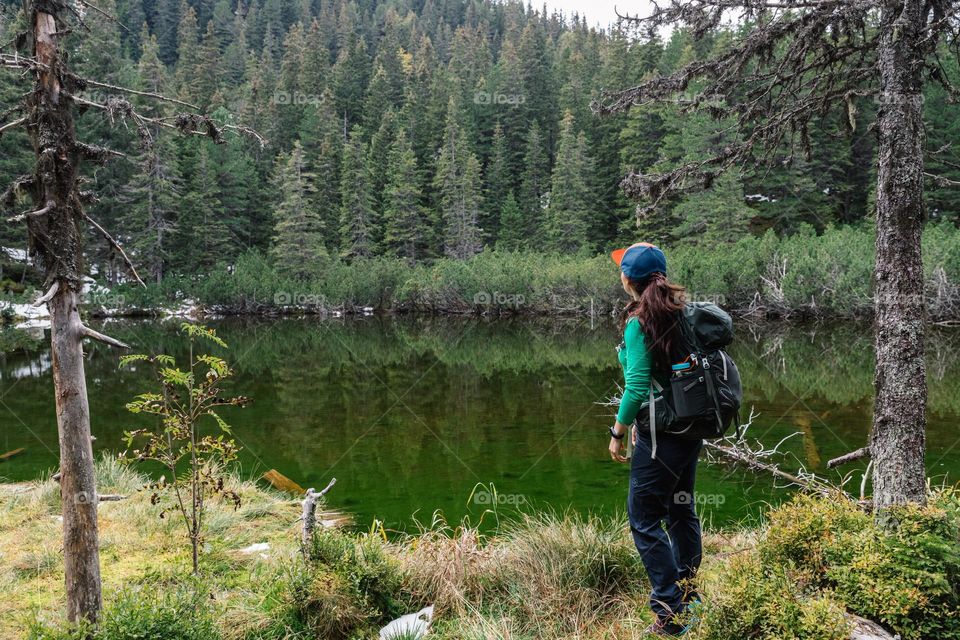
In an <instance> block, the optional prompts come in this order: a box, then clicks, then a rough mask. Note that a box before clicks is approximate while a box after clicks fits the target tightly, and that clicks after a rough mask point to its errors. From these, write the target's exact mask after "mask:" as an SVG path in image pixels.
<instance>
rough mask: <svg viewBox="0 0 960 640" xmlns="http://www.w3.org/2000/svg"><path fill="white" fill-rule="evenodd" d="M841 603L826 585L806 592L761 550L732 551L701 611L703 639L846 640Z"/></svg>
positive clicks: (700, 634)
mask: <svg viewBox="0 0 960 640" xmlns="http://www.w3.org/2000/svg"><path fill="white" fill-rule="evenodd" d="M849 636H850V634H849V630H848V628H847V624H846V621H845V620H844V610H843V606H842V605H841V604H840V603H839V602H838V601H837V600H836V599H835V598H834V596H833V594H832V593H830V592H829V591H825V592H817V593H813V594H806V593H804V592H803V591H802V590H800V589H798V587H797V585H796V584H795V583H794V582H793V581H792V580H791V579H790V576H789V575H788V572H787V571H785V570H784V568H783V567H782V566H779V565H768V564H766V563H765V562H764V561H763V560H761V558H760V555H759V554H757V553H754V552H748V553H746V554H743V555H739V556H735V557H734V558H733V559H731V560H730V561H729V563H728V564H727V565H726V566H725V567H724V569H723V573H722V576H721V579H720V582H719V584H715V585H713V588H712V589H711V591H710V596H709V597H708V598H707V600H706V603H705V605H704V609H703V612H702V622H701V624H700V627H699V635H698V636H697V637H698V638H702V639H703V640H731V639H732V638H737V639H738V640H741V639H743V640H748V639H749V640H847V638H849Z"/></svg>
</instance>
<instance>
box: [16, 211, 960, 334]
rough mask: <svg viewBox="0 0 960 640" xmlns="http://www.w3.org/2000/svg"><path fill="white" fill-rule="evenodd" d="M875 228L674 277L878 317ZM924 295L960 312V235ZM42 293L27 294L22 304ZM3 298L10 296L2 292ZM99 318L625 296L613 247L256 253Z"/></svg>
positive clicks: (149, 290)
mask: <svg viewBox="0 0 960 640" xmlns="http://www.w3.org/2000/svg"><path fill="white" fill-rule="evenodd" d="M874 242H875V235H874V232H873V230H872V228H869V227H866V226H864V227H850V226H848V227H840V228H828V229H827V230H826V231H824V232H823V233H821V234H816V233H814V231H813V230H812V228H805V229H801V230H800V231H799V232H797V233H795V234H793V235H790V236H785V237H778V236H776V235H775V234H774V233H773V232H768V233H767V234H766V235H763V236H759V237H758V236H746V237H744V238H741V239H740V240H739V241H738V242H735V243H731V244H722V245H703V246H681V247H677V248H673V249H668V250H667V254H668V259H669V262H670V276H671V279H673V280H674V281H676V282H679V283H680V284H683V285H684V286H686V287H687V291H688V293H689V295H688V297H689V298H690V299H693V300H708V301H713V302H716V303H718V304H720V305H721V306H723V307H724V308H726V309H728V310H730V311H732V312H734V313H736V314H738V315H749V316H755V317H759V318H764V317H767V318H786V317H797V318H825V319H826V318H869V317H872V315H873V312H874V300H873V295H872V291H873V286H872V280H873V266H874ZM923 251H924V262H925V287H924V290H923V291H918V292H916V295H922V296H925V299H926V303H927V310H928V317H929V319H930V320H931V321H935V322H936V321H949V320H952V319H954V318H956V317H957V315H958V314H960V231H957V230H956V229H955V228H954V227H953V226H952V225H931V226H928V228H927V229H926V231H925V232H924V237H923ZM31 295H32V292H27V293H25V294H21V295H20V296H19V298H17V300H12V299H11V302H15V301H19V302H23V301H25V300H27V299H29V297H30V296H31ZM0 300H2V298H0ZM85 301H86V305H85V306H86V310H87V312H88V313H89V314H91V315H94V316H113V317H116V316H143V315H146V316H153V315H198V316H205V315H206V316H210V315H214V316H215V315H305V314H318V315H344V314H370V313H423V314H468V315H491V316H497V315H542V314H545V313H549V314H564V315H597V316H599V315H610V314H615V313H616V312H617V311H618V310H619V309H620V308H621V305H622V304H623V302H624V296H623V292H622V290H621V289H620V286H619V282H618V280H617V272H616V267H615V266H614V265H613V264H612V262H611V261H610V259H609V258H608V257H607V256H606V254H601V255H592V256H591V255H556V254H541V253H535V252H532V251H522V252H506V251H487V252H484V253H481V254H480V255H478V256H475V257H473V258H471V259H469V260H453V259H446V258H444V259H439V260H436V261H434V262H432V263H431V264H419V265H414V266H411V265H408V264H407V263H405V262H403V261H401V260H396V259H390V258H376V259H369V260H355V261H353V262H351V263H346V262H342V261H339V260H330V261H327V262H323V263H320V264H317V265H316V268H315V275H314V276H312V277H309V278H302V277H299V278H293V277H288V276H286V275H284V273H282V272H281V271H279V270H278V269H277V268H275V267H274V265H272V264H271V262H270V261H269V260H268V259H267V258H266V257H265V256H263V255H262V254H260V253H257V252H249V253H247V254H244V255H242V256H240V258H239V259H238V260H236V261H235V262H234V263H233V264H230V265H219V266H216V267H212V268H211V270H210V271H209V272H208V273H206V274H204V275H197V276H182V277H181V276H169V277H167V278H165V279H163V280H162V281H161V282H160V283H152V284H149V285H148V286H147V287H146V288H142V287H138V286H131V285H129V284H123V285H119V286H114V287H110V288H108V287H106V286H98V287H91V289H90V291H89V292H88V293H87V294H86V296H85Z"/></svg>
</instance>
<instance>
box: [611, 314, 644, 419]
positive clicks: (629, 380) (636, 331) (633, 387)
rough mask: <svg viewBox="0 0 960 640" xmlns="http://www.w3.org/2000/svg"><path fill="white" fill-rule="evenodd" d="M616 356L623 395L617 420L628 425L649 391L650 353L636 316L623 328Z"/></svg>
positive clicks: (634, 417) (635, 415)
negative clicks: (620, 371)
mask: <svg viewBox="0 0 960 640" xmlns="http://www.w3.org/2000/svg"><path fill="white" fill-rule="evenodd" d="M617 357H618V358H619V359H620V366H622V367H623V397H622V398H621V399H620V409H619V411H617V421H618V422H620V424H625V425H630V424H632V423H633V421H634V420H635V419H636V417H637V413H639V412H640V405H641V404H643V402H644V400H646V399H647V394H648V393H649V391H650V369H651V361H650V353H649V352H648V351H647V344H646V337H645V336H644V335H643V331H642V330H641V329H640V321H639V320H638V319H637V318H636V317H633V318H630V320H628V321H627V326H626V327H625V328H624V330H623V348H622V349H620V353H618V354H617Z"/></svg>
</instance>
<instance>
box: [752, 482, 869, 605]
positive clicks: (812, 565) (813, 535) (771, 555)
mask: <svg viewBox="0 0 960 640" xmlns="http://www.w3.org/2000/svg"><path fill="white" fill-rule="evenodd" d="M767 517H768V519H769V526H768V528H767V531H766V532H765V534H764V536H763V538H762V539H761V541H760V544H759V545H758V551H759V553H760V558H761V560H762V561H763V563H764V564H765V565H767V566H781V567H785V568H787V569H788V570H789V571H790V572H791V575H792V577H793V579H794V580H795V581H796V582H798V583H799V584H800V585H801V586H803V587H813V588H816V587H822V586H825V585H826V577H827V576H826V570H827V555H828V551H829V552H830V553H833V551H834V549H835V548H836V545H837V538H838V536H839V537H841V539H842V540H843V543H844V544H845V543H846V540H847V538H846V534H848V533H849V532H853V531H860V530H863V529H869V528H871V526H872V523H871V519H870V516H869V515H868V514H866V513H864V512H863V511H861V510H860V509H858V508H857V506H856V505H855V504H853V503H851V502H850V501H849V500H846V499H845V498H842V497H839V496H838V497H836V498H835V499H824V498H822V497H820V496H814V495H807V494H799V495H797V496H796V497H794V498H793V499H792V500H790V501H789V502H786V503H784V504H783V505H781V506H780V507H778V508H776V509H774V510H772V511H771V512H770V513H769V514H768V516H767Z"/></svg>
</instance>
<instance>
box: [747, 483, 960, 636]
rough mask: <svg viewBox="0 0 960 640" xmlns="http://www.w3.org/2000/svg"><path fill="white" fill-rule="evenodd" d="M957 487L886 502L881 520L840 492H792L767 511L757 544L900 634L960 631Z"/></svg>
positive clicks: (768, 557) (792, 574)
mask: <svg viewBox="0 0 960 640" xmlns="http://www.w3.org/2000/svg"><path fill="white" fill-rule="evenodd" d="M958 514H960V494H958V492H957V491H956V490H945V491H942V492H940V493H937V494H934V495H933V496H932V497H931V500H930V504H928V505H927V506H925V507H918V506H903V507H896V508H892V509H889V510H886V511H885V512H884V513H883V514H882V517H883V518H884V523H883V524H878V523H877V522H876V521H875V520H874V517H873V516H871V515H868V514H866V513H864V512H862V511H861V510H860V509H859V508H858V506H857V505H856V504H854V503H853V502H851V501H849V500H844V499H839V498H836V499H835V498H822V497H814V496H804V495H801V496H798V497H796V498H795V499H793V500H792V501H790V502H788V503H786V504H784V505H782V506H781V507H779V508H777V509H775V510H773V511H772V512H771V513H770V524H769V528H768V530H767V531H766V533H765V534H764V536H763V538H762V540H761V542H760V544H759V546H758V557H759V559H760V560H761V562H762V563H763V566H765V567H779V568H783V570H784V571H785V572H786V575H787V576H788V577H789V578H790V580H791V583H792V584H795V585H797V588H798V589H800V590H802V591H803V592H805V593H810V592H813V591H814V590H816V589H828V590H831V591H832V592H833V593H834V594H835V596H834V597H835V599H836V600H837V601H838V602H841V603H842V604H844V605H845V606H846V607H847V608H848V609H849V610H850V611H852V612H854V613H856V614H858V615H860V616H863V617H865V618H868V619H871V620H876V621H878V622H881V623H883V624H885V625H888V626H889V627H891V628H892V629H893V630H894V631H895V632H896V633H899V634H900V635H901V637H903V638H904V640H920V639H928V638H929V639H931V640H933V639H937V640H940V639H944V640H949V639H952V640H957V639H960V515H958Z"/></svg>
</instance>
